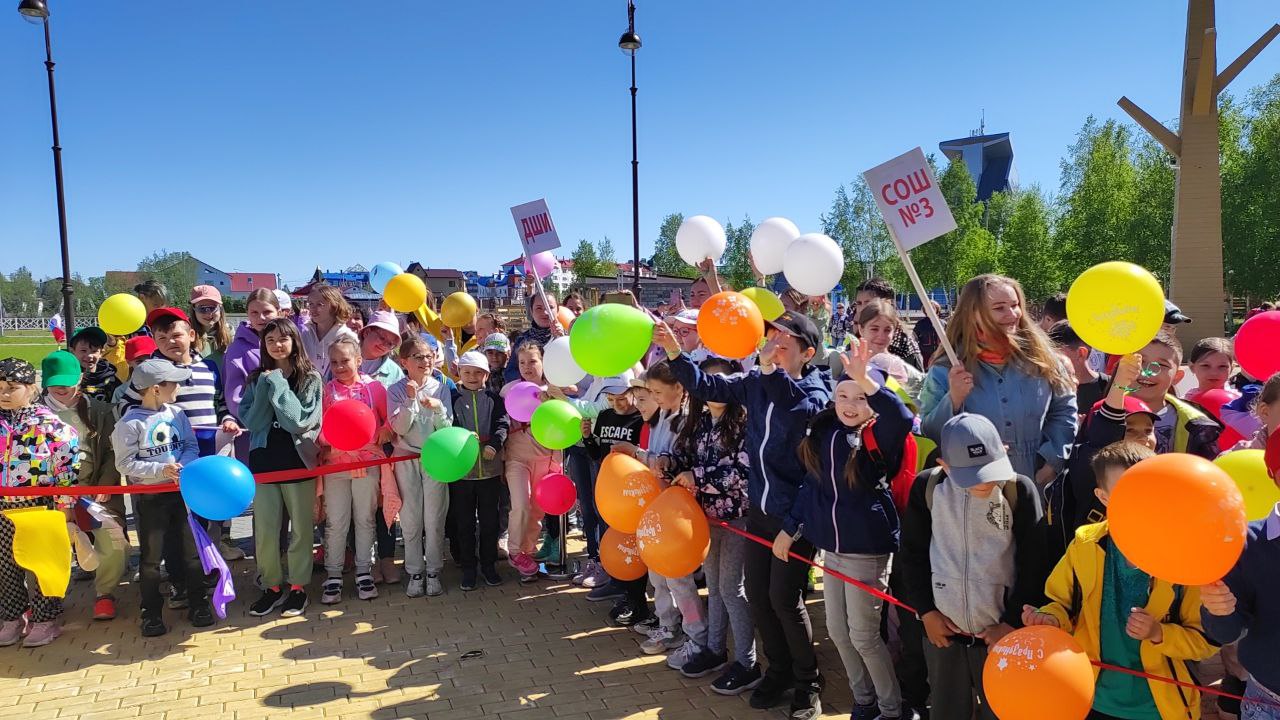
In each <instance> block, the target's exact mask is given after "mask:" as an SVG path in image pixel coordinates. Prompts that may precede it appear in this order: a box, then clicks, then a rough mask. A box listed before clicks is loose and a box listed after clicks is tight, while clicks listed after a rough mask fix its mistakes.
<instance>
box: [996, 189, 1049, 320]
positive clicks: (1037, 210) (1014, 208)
mask: <svg viewBox="0 0 1280 720" xmlns="http://www.w3.org/2000/svg"><path fill="white" fill-rule="evenodd" d="M1009 197H1010V199H1011V201H1010V203H1009V208H1010V209H1009V216H1008V219H1007V221H1006V222H1005V223H1004V232H1003V233H1002V234H1001V235H1000V239H999V245H1000V266H1001V268H1002V269H1003V271H1004V272H1005V273H1007V274H1008V275H1009V276H1010V277H1013V278H1016V279H1017V280H1018V281H1019V282H1021V283H1022V287H1023V289H1024V290H1025V291H1026V293H1027V296H1028V297H1029V298H1031V299H1032V300H1041V299H1044V298H1046V297H1048V296H1050V295H1052V294H1054V293H1056V292H1060V291H1061V290H1064V289H1065V288H1064V287H1063V275H1062V261H1061V257H1060V256H1059V253H1058V247H1057V245H1055V244H1054V243H1053V241H1052V239H1051V237H1050V234H1049V203H1048V201H1047V200H1045V197H1044V193H1043V192H1041V190H1040V188H1039V187H1037V186H1032V187H1031V188H1029V189H1027V190H1023V191H1020V192H1018V193H1017V194H1016V195H1011V196H1009Z"/></svg>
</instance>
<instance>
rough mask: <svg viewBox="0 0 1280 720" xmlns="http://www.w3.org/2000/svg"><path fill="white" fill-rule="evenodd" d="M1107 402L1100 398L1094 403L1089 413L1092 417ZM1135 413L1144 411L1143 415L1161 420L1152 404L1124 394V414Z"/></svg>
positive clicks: (1152, 419)
mask: <svg viewBox="0 0 1280 720" xmlns="http://www.w3.org/2000/svg"><path fill="white" fill-rule="evenodd" d="M1106 402H1107V401H1106V400H1099V401H1098V402H1096V403H1094V404H1093V407H1091V408H1089V415H1090V416H1091V417H1092V416H1093V414H1094V413H1096V412H1098V411H1099V410H1101V409H1102V406H1103V405H1104V404H1105V403H1106ZM1134 413H1142V414H1143V415H1150V416H1151V421H1152V422H1159V420H1160V416H1159V415H1157V414H1156V413H1155V411H1154V410H1152V409H1151V406H1150V405H1148V404H1146V403H1145V402H1143V401H1142V400H1139V399H1138V398H1136V397H1134V396H1132V395H1125V396H1124V414H1125V415H1126V416H1129V415H1132V414H1134Z"/></svg>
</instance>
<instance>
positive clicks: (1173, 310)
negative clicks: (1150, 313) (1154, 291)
mask: <svg viewBox="0 0 1280 720" xmlns="http://www.w3.org/2000/svg"><path fill="white" fill-rule="evenodd" d="M1164 322H1165V324H1166V325H1181V324H1183V323H1188V324H1189V323H1190V322H1191V318H1189V317H1187V316H1186V315H1183V314H1182V309H1181V308H1179V307H1178V306H1177V305H1174V304H1173V301H1172V300H1165V301H1164Z"/></svg>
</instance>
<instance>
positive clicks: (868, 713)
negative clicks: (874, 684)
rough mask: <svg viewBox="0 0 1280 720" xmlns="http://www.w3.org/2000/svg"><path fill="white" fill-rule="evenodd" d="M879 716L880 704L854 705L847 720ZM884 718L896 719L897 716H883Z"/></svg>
mask: <svg viewBox="0 0 1280 720" xmlns="http://www.w3.org/2000/svg"><path fill="white" fill-rule="evenodd" d="M880 717H882V716H881V715H880V706H879V705H878V704H876V703H871V704H870V705H854V706H853V712H851V713H849V720H877V719H878V718H880ZM884 720H898V718H884Z"/></svg>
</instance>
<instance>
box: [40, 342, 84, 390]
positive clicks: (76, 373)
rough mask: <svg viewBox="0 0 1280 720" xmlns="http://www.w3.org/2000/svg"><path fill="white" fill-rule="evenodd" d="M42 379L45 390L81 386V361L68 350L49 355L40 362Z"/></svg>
mask: <svg viewBox="0 0 1280 720" xmlns="http://www.w3.org/2000/svg"><path fill="white" fill-rule="evenodd" d="M40 379H41V383H42V384H43V385H44V387H45V388H50V387H74V386H76V385H79V384H80V361H79V360H77V359H76V356H75V355H72V354H71V353H69V352H67V351H66V350H58V351H56V352H52V353H49V355H48V356H46V357H45V359H44V360H41V361H40Z"/></svg>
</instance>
